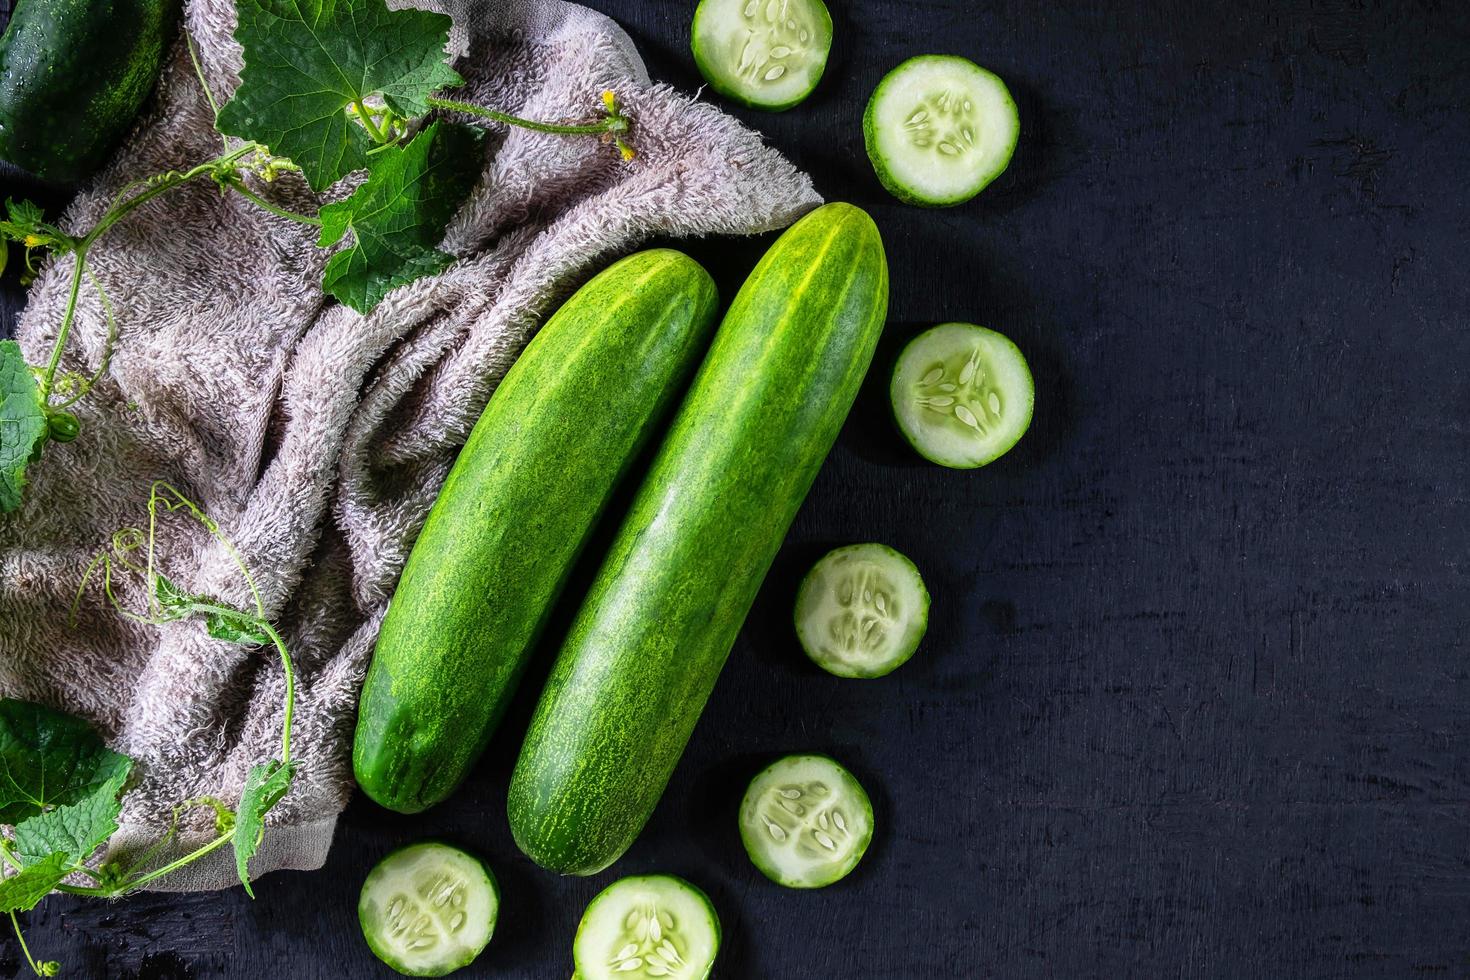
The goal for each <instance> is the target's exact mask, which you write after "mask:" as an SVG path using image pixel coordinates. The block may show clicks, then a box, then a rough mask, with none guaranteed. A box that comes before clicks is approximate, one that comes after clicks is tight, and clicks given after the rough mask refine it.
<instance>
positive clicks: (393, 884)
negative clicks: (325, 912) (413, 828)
mask: <svg viewBox="0 0 1470 980" xmlns="http://www.w3.org/2000/svg"><path fill="white" fill-rule="evenodd" d="M499 912H500V892H499V889H498V887H497V886H496V883H495V876H494V875H493V874H491V873H490V869H489V868H487V867H485V865H484V864H483V863H482V862H481V861H480V860H479V859H478V858H476V857H474V856H472V855H470V854H467V853H465V852H464V851H461V850H460V849H458V848H456V847H450V846H449V845H448V844H440V843H437V842H432V841H430V842H425V843H421V844H413V845H410V846H408V847H404V848H400V849H399V850H397V851H394V852H393V853H392V854H390V855H388V856H387V857H386V858H384V859H383V860H382V861H380V862H379V863H378V865H377V867H375V868H373V870H372V871H371V872H370V873H369V874H368V876H367V880H366V881H364V882H363V885H362V894H361V895H360V897H359V898H358V904H357V914H358V921H359V922H360V923H361V925H362V934H363V937H364V938H365V939H366V940H367V943H368V946H369V947H371V949H372V951H373V953H374V954H375V955H376V956H377V957H378V959H380V960H382V961H383V962H384V963H386V964H388V965H389V966H391V967H392V968H393V969H395V970H397V971H398V972H399V973H402V974H404V975H405V976H411V977H442V976H444V975H445V974H447V973H452V972H453V971H455V970H458V969H460V968H461V967H464V966H468V965H469V964H470V963H471V962H472V961H473V960H474V959H475V957H476V956H478V955H480V951H481V950H483V949H484V948H485V945H486V944H487V943H488V942H490V937H491V935H492V934H494V932H495V921H496V919H497V918H498V916H499Z"/></svg>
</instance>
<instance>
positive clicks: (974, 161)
mask: <svg viewBox="0 0 1470 980" xmlns="http://www.w3.org/2000/svg"><path fill="white" fill-rule="evenodd" d="M1020 129H1021V125H1020V117H1019V115H1018V114H1017V111H1016V103H1015V100H1014V99H1012V98H1011V93H1010V90H1009V89H1007V88H1006V84H1005V82H1003V81H1001V80H1000V78H999V77H997V76H996V75H994V74H992V73H991V72H989V71H986V70H985V69H984V68H981V67H980V66H979V65H977V64H975V63H974V62H973V61H970V60H968V59H966V58H960V57H955V56H952V55H924V56H922V57H918V58H910V59H909V60H908V61H905V62H904V63H903V64H901V65H899V66H898V67H897V68H895V69H893V71H891V72H889V73H888V75H887V76H885V77H884V79H883V81H882V82H880V83H879V84H878V88H877V89H876V90H875V91H874V92H873V97H872V98H871V99H870V100H869V102H868V108H867V112H866V113H865V115H864V117H863V135H864V138H865V141H866V143H867V148H868V157H869V158H870V159H871V160H872V162H873V169H874V170H875V171H876V172H877V174H878V179H879V180H881V181H882V183H883V186H884V187H886V188H887V189H888V190H889V191H890V192H891V193H892V194H893V195H894V196H896V197H898V198H900V199H901V200H904V201H907V202H909V203H911V204H919V205H924V206H928V207H948V206H950V205H954V204H960V203H962V202H964V201H967V200H969V199H970V198H972V197H974V196H975V195H976V194H978V193H980V191H981V190H983V189H984V188H985V186H986V185H987V184H989V183H990V182H991V181H993V180H994V179H995V178H996V177H998V176H1000V174H1001V173H1002V172H1003V171H1004V170H1005V168H1006V166H1007V165H1009V163H1010V161H1011V156H1012V154H1013V153H1014V152H1015V149H1016V141H1017V139H1018V138H1019V136H1020Z"/></svg>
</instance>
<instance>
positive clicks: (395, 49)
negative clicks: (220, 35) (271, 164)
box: [217, 0, 464, 191]
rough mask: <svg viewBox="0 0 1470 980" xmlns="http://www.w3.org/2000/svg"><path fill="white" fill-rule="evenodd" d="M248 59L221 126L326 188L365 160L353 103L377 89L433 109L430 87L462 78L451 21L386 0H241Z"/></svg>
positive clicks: (412, 111)
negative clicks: (452, 62) (455, 63)
mask: <svg viewBox="0 0 1470 980" xmlns="http://www.w3.org/2000/svg"><path fill="white" fill-rule="evenodd" d="M236 9H237V10H238V12H239V23H238V26H237V27H236V29H235V39H236V40H237V41H239V42H240V45H241V47H243V48H244V51H245V69H244V71H243V72H241V74H240V87H239V89H238V90H237V91H236V92H235V97H234V98H233V99H232V100H231V101H230V102H229V104H228V105H226V106H225V107H224V108H223V109H222V110H221V111H220V114H219V120H218V123H217V125H218V128H219V130H220V132H222V133H226V134H228V135H230V136H239V137H243V138H245V139H251V140H255V141H257V142H259V143H264V144H265V145H266V146H268V147H270V149H271V152H272V153H273V154H275V155H276V156H284V157H289V158H290V159H291V160H292V161H293V162H294V163H296V164H297V165H298V166H300V167H301V170H302V172H303V173H304V174H305V175H306V179H307V181H308V182H309V183H310V184H311V186H312V188H313V189H314V190H318V191H321V190H325V189H326V188H328V187H330V186H331V185H332V184H334V183H336V182H337V181H338V180H340V179H341V178H343V177H345V176H346V175H347V174H350V173H352V172H353V171H354V170H361V169H362V168H363V167H365V166H367V163H368V157H367V151H368V150H369V149H370V148H371V146H372V143H373V141H372V139H371V138H370V137H369V135H368V133H367V132H366V131H365V130H364V129H363V127H362V126H361V125H360V124H359V123H358V122H356V121H355V120H354V119H353V118H352V117H350V116H349V115H348V113H347V108H348V107H349V106H362V105H363V103H364V100H366V99H369V98H372V97H375V96H380V97H381V98H382V100H383V102H384V103H385V104H386V105H387V106H388V107H389V108H390V109H392V110H393V111H394V112H396V113H398V114H399V115H401V116H406V117H410V118H412V117H417V116H422V115H425V114H427V113H428V111H429V105H428V102H427V101H426V100H427V99H428V97H429V96H430V95H432V94H433V93H434V92H436V91H438V90H440V89H444V88H454V87H456V86H458V85H462V84H464V79H462V78H460V76H459V75H458V73H456V72H455V71H454V69H452V68H450V67H449V65H448V64H447V63H446V62H445V54H444V49H445V47H446V45H448V43H449V28H450V26H451V24H452V21H451V20H450V18H449V17H447V16H445V15H444V14H438V13H433V12H430V11H424V10H412V9H409V10H389V9H388V5H387V4H386V3H385V2H384V0H239V2H238V3H237V4H236Z"/></svg>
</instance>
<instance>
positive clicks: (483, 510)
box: [353, 249, 718, 813]
mask: <svg viewBox="0 0 1470 980" xmlns="http://www.w3.org/2000/svg"><path fill="white" fill-rule="evenodd" d="M717 312H718V298H717V295H716V290H715V285H714V282H713V280H712V279H710V276H709V273H707V272H705V270H704V269H703V268H702V267H701V266H700V265H699V264H698V263H696V262H695V261H694V260H693V259H691V258H689V257H688V256H686V255H683V254H682V253H679V252H675V251H672V250H668V249H658V250H652V251H647V252H640V253H638V254H636V255H633V256H630V257H628V258H626V259H623V260H622V261H621V262H618V263H616V264H615V265H613V266H611V267H610V268H608V269H607V270H605V271H604V272H602V273H601V274H599V275H598V276H596V277H595V278H593V279H592V280H591V281H590V282H589V283H587V285H585V286H584V287H582V289H581V290H579V291H578V292H577V293H576V294H575V295H574V296H573V297H572V298H571V299H570V300H568V301H567V303H566V305H565V306H563V307H562V308H561V309H560V310H558V311H557V313H556V314H555V315H554V316H553V317H552V318H551V319H550V320H549V321H548V322H547V323H546V325H545V327H543V328H542V330H541V332H540V334H538V335H537V337H536V338H535V339H534V340H533V341H532V342H531V343H530V345H529V346H528V347H527V348H526V351H525V353H524V354H523V355H522V356H521V358H520V360H518V361H517V362H516V363H515V366H514V367H512V368H511V370H510V372H509V373H508V374H507V375H506V376H505V380H504V381H503V382H501V385H500V387H499V388H498V389H497V390H496V392H495V394H494V396H493V397H492V398H491V399H490V403H489V405H488V406H487V407H486V409H485V413H484V415H483V416H481V418H480V420H479V422H478V423H476V425H475V428H474V431H473V432H472V433H471V434H470V438H469V441H468V443H467V444H466V445H465V448H464V450H463V452H461V454H460V456H459V459H458V460H457V461H456V462H455V465H454V468H453V469H452V470H451V471H450V474H449V477H448V479H447V480H446V481H445V484H444V489H443V491H442V492H441V493H440V495H439V498H438V500H437V501H436V502H435V503H434V506H433V509H432V510H431V511H430V512H429V516H428V520H427V521H426V522H425V524H424V529H423V532H422V533H421V534H420V535H419V539H418V541H417V543H416V544H415V545H414V549H413V552H412V553H411V554H410V556H409V559H408V564H407V567H406V568H405V569H404V572H403V577H402V579H401V580H400V581H399V584H398V589H397V591H396V592H395V594H394V596H393V599H392V602H391V603H390V604H389V607H388V613H387V616H386V617H385V619H384V621H383V627H382V631H381V633H380V634H379V637H378V644H377V649H376V651H375V653H374V656H373V662H372V666H371V668H370V669H369V671H368V676H367V682H366V684H365V686H364V688H363V693H362V700H361V704H360V707H359V709H358V720H357V737H356V741H355V743H354V745H353V769H354V771H355V773H356V775H357V781H358V784H359V785H360V786H361V787H362V788H363V790H364V791H366V792H367V794H368V795H369V796H371V797H372V798H373V799H374V800H376V801H377V802H379V803H381V804H382V805H383V806H386V807H388V808H390V809H393V810H398V811H400V812H402V813H412V812H416V811H419V810H423V809H424V808H426V807H429V806H431V805H433V804H435V803H437V802H439V801H440V800H442V799H444V798H445V797H446V796H448V795H449V794H450V792H452V791H453V790H454V788H455V787H456V786H457V785H458V784H459V782H460V781H461V780H462V779H463V778H464V776H465V774H466V772H468V770H469V768H470V766H471V765H472V764H473V763H474V762H475V760H476V758H478V756H479V755H480V752H481V751H482V750H483V748H484V746H485V743H486V742H487V741H488V740H489V738H490V736H491V734H492V733H493V732H494V729H495V726H496V724H497V723H498V722H499V720H500V717H501V715H502V714H503V712H504V710H505V706H506V703H507V702H508V701H509V699H510V697H511V695H512V694H513V693H514V690H515V687H516V683H517V682H518V680H519V679H520V675H521V673H522V670H523V669H524V667H525V664H526V661H527V659H528V657H529V655H530V651H531V648H532V646H533V645H534V643H535V641H536V638H537V635H538V634H539V633H540V631H541V628H542V626H543V625H544V623H545V620H546V617H547V614H548V613H549V611H550V609H551V606H552V605H553V603H554V602H555V600H556V597H557V594H558V593H559V592H560V590H561V588H562V586H563V584H564V583H565V581H566V578H567V575H568V574H569V572H570V570H571V568H572V565H573V563H574V562H575V560H576V557H577V554H578V552H579V551H580V550H581V548H582V545H583V543H584V541H585V540H586V538H587V536H588V534H589V533H590V532H591V531H592V528H593V526H594V524H595V523H596V521H597V518H598V517H599V515H600V514H601V513H602V511H603V509H604V507H605V506H606V504H607V501H608V499H609V497H610V496H611V495H612V493H613V490H614V488H615V486H616V484H617V483H618V481H619V479H620V477H621V476H622V475H623V473H624V472H625V470H626V469H627V467H628V465H629V463H630V462H631V461H632V460H633V458H634V457H635V456H636V455H637V453H638V451H639V449H640V448H641V447H642V446H643V445H644V443H645V441H646V440H647V439H648V438H649V436H650V434H651V433H653V432H654V431H656V428H657V426H658V425H659V424H660V423H661V422H662V420H663V418H664V417H665V415H666V414H667V410H668V409H670V408H671V407H672V405H673V403H674V400H675V399H676V397H677V395H678V393H679V392H680V390H681V389H682V386H683V383H684V381H685V380H686V379H687V378H688V376H689V374H690V373H691V372H692V371H693V369H694V366H695V365H696V364H697V363H698V361H699V357H700V355H701V354H703V353H704V351H705V349H706V346H707V344H708V341H709V336H710V332H711V330H712V328H713V326H714V323H715V319H716V314H717Z"/></svg>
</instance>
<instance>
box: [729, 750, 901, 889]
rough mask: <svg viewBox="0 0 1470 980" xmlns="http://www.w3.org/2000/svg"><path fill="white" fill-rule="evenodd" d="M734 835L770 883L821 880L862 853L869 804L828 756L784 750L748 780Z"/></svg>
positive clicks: (844, 870) (819, 884) (798, 884)
mask: <svg viewBox="0 0 1470 980" xmlns="http://www.w3.org/2000/svg"><path fill="white" fill-rule="evenodd" d="M740 837H741V839H742V840H744V841H745V850H746V853H748V854H749V855H750V860H751V861H752V862H753V863H754V864H755V866H756V867H757V868H760V870H761V873H762V874H764V875H765V876H766V877H767V878H770V879H771V880H772V881H774V882H775V883H776V884H778V885H785V886H786V887H787V888H825V887H826V886H827V885H830V884H832V883H833V882H835V881H840V880H841V879H843V878H845V877H847V875H848V873H849V872H851V871H852V869H853V868H855V867H857V864H858V862H859V861H861V860H862V859H863V854H864V853H866V852H867V850H868V844H869V843H870V842H871V841H872V839H873V804H872V803H871V802H870V801H869V800H868V794H867V793H866V792H864V791H863V787H862V785H861V784H859V783H858V781H857V780H856V779H854V778H853V775H852V773H850V772H848V771H847V770H846V769H844V768H842V766H840V765H838V764H837V761H836V760H835V759H831V758H828V757H827V756H825V755H788V756H786V757H785V758H783V759H779V760H777V761H776V762H775V763H774V764H772V765H771V766H770V767H769V768H767V769H766V770H765V771H763V772H762V773H761V774H760V775H758V776H756V777H755V778H754V779H752V780H751V781H750V788H749V789H747V790H746V791H745V801H744V802H743V803H741V804H740Z"/></svg>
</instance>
